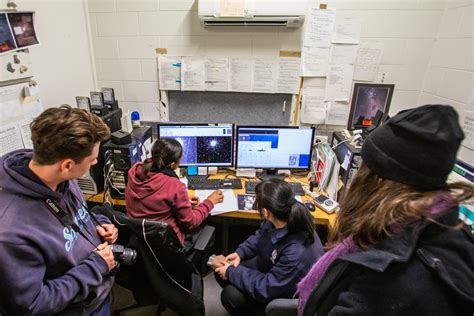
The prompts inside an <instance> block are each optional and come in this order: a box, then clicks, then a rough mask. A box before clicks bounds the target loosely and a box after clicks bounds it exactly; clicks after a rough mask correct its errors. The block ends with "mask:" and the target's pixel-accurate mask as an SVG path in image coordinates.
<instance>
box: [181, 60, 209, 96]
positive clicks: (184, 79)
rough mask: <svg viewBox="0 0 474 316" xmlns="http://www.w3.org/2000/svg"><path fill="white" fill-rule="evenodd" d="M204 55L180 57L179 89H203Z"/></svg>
mask: <svg viewBox="0 0 474 316" xmlns="http://www.w3.org/2000/svg"><path fill="white" fill-rule="evenodd" d="M204 72H205V67H204V57H182V58H181V90H182V91H203V90H204V87H205V84H204Z"/></svg>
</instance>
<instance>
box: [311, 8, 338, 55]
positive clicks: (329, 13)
mask: <svg viewBox="0 0 474 316" xmlns="http://www.w3.org/2000/svg"><path fill="white" fill-rule="evenodd" d="M335 18H336V11H335V10H320V9H319V8H310V9H309V12H308V13H307V14H306V22H305V24H306V29H305V34H304V40H303V46H307V47H329V46H330V45H331V39H332V32H333V29H334V21H335Z"/></svg>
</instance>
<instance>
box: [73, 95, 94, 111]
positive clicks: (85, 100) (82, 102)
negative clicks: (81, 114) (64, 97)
mask: <svg viewBox="0 0 474 316" xmlns="http://www.w3.org/2000/svg"><path fill="white" fill-rule="evenodd" d="M76 103H77V107H78V108H80V109H82V110H86V111H90V110H91V100H90V99H89V97H76Z"/></svg>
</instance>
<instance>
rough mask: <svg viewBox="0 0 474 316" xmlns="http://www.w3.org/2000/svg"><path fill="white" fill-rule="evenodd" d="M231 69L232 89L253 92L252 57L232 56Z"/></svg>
mask: <svg viewBox="0 0 474 316" xmlns="http://www.w3.org/2000/svg"><path fill="white" fill-rule="evenodd" d="M229 62H230V64H229V69H230V83H229V90H230V91H238V92H251V91H252V76H253V75H252V70H253V67H252V59H250V58H231V59H230V61H229Z"/></svg>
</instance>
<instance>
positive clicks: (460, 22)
mask: <svg viewBox="0 0 474 316" xmlns="http://www.w3.org/2000/svg"><path fill="white" fill-rule="evenodd" d="M473 33H474V3H473V1H471V0H465V1H457V0H449V1H448V2H447V5H446V10H445V11H444V14H443V18H442V21H441V26H440V29H439V33H438V36H437V38H436V42H435V45H434V47H433V53H432V56H431V61H430V64H429V67H428V70H427V72H426V76H425V78H424V82H423V88H422V92H421V94H420V98H419V103H420V104H428V103H438V104H449V105H452V106H454V107H455V108H456V109H457V110H458V112H459V113H460V114H461V120H462V115H463V113H464V111H466V110H469V111H474V109H473V108H472V103H471V105H469V101H472V100H473V98H474V94H473V93H474V51H473V48H474V41H473ZM471 148H472V145H471ZM458 157H459V158H460V159H461V160H463V161H465V162H467V163H469V164H470V165H471V166H472V165H474V153H473V151H472V150H469V149H468V148H466V147H464V146H461V149H460V151H459V154H458Z"/></svg>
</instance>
